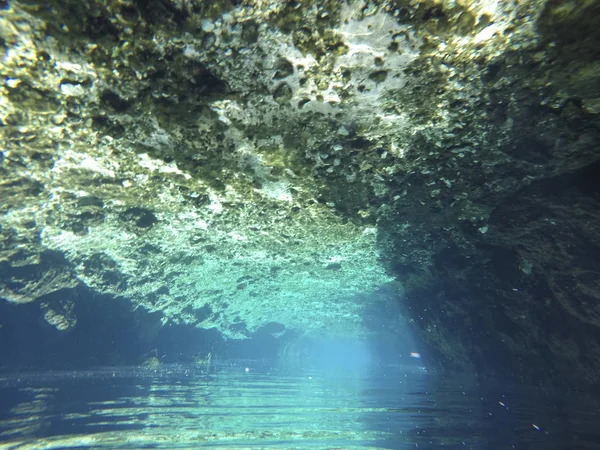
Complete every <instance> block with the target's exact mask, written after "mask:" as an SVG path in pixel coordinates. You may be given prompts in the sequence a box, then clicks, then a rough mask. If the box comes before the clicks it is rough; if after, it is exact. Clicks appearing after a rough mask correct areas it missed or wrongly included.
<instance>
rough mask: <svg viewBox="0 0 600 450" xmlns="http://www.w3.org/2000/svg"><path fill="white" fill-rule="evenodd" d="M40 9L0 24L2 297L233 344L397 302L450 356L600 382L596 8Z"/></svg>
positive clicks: (346, 325)
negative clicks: (77, 292) (150, 322)
mask: <svg viewBox="0 0 600 450" xmlns="http://www.w3.org/2000/svg"><path fill="white" fill-rule="evenodd" d="M51 3H52V6H50V4H49V3H48V2H18V1H15V2H12V3H10V4H9V5H8V7H7V8H5V9H4V10H2V11H1V14H2V16H1V20H2V22H1V23H0V30H1V33H2V34H1V36H0V37H1V40H0V43H1V44H2V45H3V47H4V49H5V56H4V59H3V63H2V65H1V66H0V73H1V75H2V77H3V80H4V84H3V86H2V87H1V88H0V121H1V123H2V127H1V128H0V133H2V140H3V142H5V143H6V144H5V147H4V148H3V149H2V154H1V155H2V156H1V161H0V162H1V165H0V170H1V175H2V182H1V183H0V196H1V198H2V201H1V203H0V207H1V208H2V212H3V213H4V214H3V216H2V217H1V218H0V226H1V239H2V247H0V264H1V265H0V270H2V274H3V276H2V277H0V295H1V296H2V297H3V298H5V299H6V300H9V301H13V302H33V301H36V300H37V299H40V298H41V297H43V296H45V295H48V294H49V293H52V292H56V291H59V290H61V289H64V288H72V287H73V286H75V285H76V284H78V283H83V284H85V285H87V286H88V287H89V288H91V289H93V290H94V291H96V292H98V293H102V294H109V295H112V296H115V297H122V298H126V299H130V300H131V301H132V303H133V305H134V307H135V308H142V309H144V310H147V311H149V312H158V313H160V314H161V315H162V318H163V319H162V320H163V323H168V322H169V323H185V324H192V325H194V326H197V327H199V328H205V329H210V328H216V329H218V330H219V331H220V332H221V333H223V335H225V336H227V337H231V338H244V337H247V336H250V335H251V334H252V333H254V332H255V331H257V330H259V329H261V328H262V327H265V326H266V325H268V324H269V323H278V324H281V325H282V326H283V327H284V329H285V330H290V331H294V332H296V331H299V330H302V331H304V332H306V333H308V334H312V335H333V336H335V335H348V334H351V335H359V336H366V335H370V334H373V333H377V332H378V330H377V329H376V328H377V327H376V326H374V325H373V324H372V323H369V321H367V320H365V319H364V313H365V311H367V310H369V309H370V308H371V307H372V306H373V304H377V305H378V307H381V308H384V309H385V308H386V306H385V305H386V304H387V305H388V306H391V305H392V303H393V302H395V301H397V302H400V303H401V305H403V306H404V309H405V313H406V314H407V315H408V316H409V317H410V318H412V319H413V320H414V321H415V322H416V323H417V325H418V326H419V328H420V330H421V331H422V335H423V336H424V337H425V338H426V340H427V341H428V342H430V343H431V344H432V345H433V346H435V347H436V348H437V349H439V351H440V355H443V356H445V357H446V358H447V360H448V361H450V363H451V364H454V365H457V366H463V367H464V366H465V365H474V366H481V367H484V366H485V367H487V368H488V369H489V368H490V364H491V363H490V354H494V355H496V356H495V358H493V360H494V361H496V364H495V366H494V367H493V368H494V369H497V370H499V371H515V372H517V373H519V374H526V375H534V376H539V377H542V376H545V375H544V372H548V370H550V371H553V373H556V374H557V375H560V377H563V378H564V379H567V380H569V381H570V382H572V383H575V382H579V381H582V382H585V383H596V382H598V380H600V366H599V365H598V364H599V363H598V362H597V361H600V359H598V358H597V357H594V356H593V355H596V356H598V355H599V354H600V339H599V337H598V326H599V325H600V322H599V320H597V319H598V317H599V313H598V304H600V302H599V296H600V293H599V292H598V286H597V282H596V281H595V280H596V279H600V278H598V275H599V274H598V271H599V270H600V269H599V267H600V265H598V264H597V257H596V256H595V255H596V253H598V252H596V250H597V247H598V245H600V242H599V239H600V236H598V233H597V232H596V231H595V228H594V226H593V224H594V223H596V222H597V219H598V205H599V202H600V200H599V198H598V193H599V190H598V183H597V181H595V180H596V179H598V176H599V175H600V174H599V173H598V167H597V161H598V159H599V158H600V153H599V151H598V146H597V145H596V143H597V142H598V138H599V136H598V134H599V129H598V125H599V122H598V112H599V108H598V104H599V102H598V99H599V98H600V89H599V88H598V86H600V83H598V75H597V74H598V73H600V72H598V70H596V69H597V67H596V65H597V62H596V61H597V58H596V57H595V56H597V55H596V52H597V50H596V49H597V48H600V47H598V46H597V45H596V44H598V42H597V41H598V35H597V33H595V32H594V31H593V30H596V29H598V27H597V26H596V25H597V23H596V21H597V19H596V18H597V17H598V16H599V15H598V14H595V13H596V12H597V7H596V5H595V3H594V2H583V4H582V5H579V6H573V5H571V4H570V3H568V2H567V3H564V4H562V3H560V2H558V3H557V2H552V1H542V0H529V1H522V2H519V3H518V4H512V3H498V2H477V1H469V0H461V1H456V2H454V1H452V2H450V1H440V0H426V1H421V2H413V1H408V0H407V1H395V2H391V1H389V2H388V1H373V2H362V1H354V2H349V3H346V2H338V1H327V2H321V3H319V2H296V3H294V2H292V3H290V2H279V1H271V2H267V3H265V2H259V3H256V2H212V3H210V4H207V3H206V2H195V1H175V0H161V1H158V0H156V1H150V2H136V1H129V0H125V1H111V2H100V1H94V0H88V1H83V2H82V1H77V2H75V1H66V2H64V1H63V2H51ZM567 69H568V70H567ZM598 254H600V253H598ZM23 255H25V256H23ZM43 255H54V256H53V257H54V258H55V259H56V260H57V261H60V263H57V264H52V265H48V264H44V263H43V261H44V256H43ZM23 260H31V261H40V262H36V263H34V264H33V265H31V264H30V265H26V264H25V265H20V264H21V263H20V262H19V261H23ZM25 266H27V267H32V268H35V272H32V271H27V276H25V275H23V273H24V271H20V270H19V269H18V268H19V267H25ZM32 273H35V276H32V275H31V274H32ZM5 274H6V275H5ZM27 277H29V279H28V278H27ZM393 280H397V281H399V282H400V284H392V285H390V283H391V282H392V281H393ZM400 285H402V286H403V287H402V288H400V287H397V286H400ZM389 286H394V287H393V289H395V290H396V296H397V298H396V299H395V300H394V299H392V298H391V296H389V295H387V294H386V295H385V296H384V297H385V301H383V302H382V301H381V296H380V295H379V294H378V293H380V292H382V291H381V290H382V289H387V291H386V292H389V290H390V287H389ZM369 294H373V295H369ZM386 302H387V303H386ZM48 311H49V310H48ZM41 314H46V315H47V314H48V312H47V311H45V310H44V307H43V306H42V310H41ZM57 314H59V313H57ZM65 317H66V316H65ZM69 317H70V316H69ZM52 320H54V319H52ZM69 320H71V322H69V321H67V322H68V323H74V322H73V321H74V320H76V319H75V318H72V319H69ZM61 323H62V322H61ZM400 323H403V318H401V317H398V324H400ZM536 367H539V368H540V369H541V370H539V371H537V370H536Z"/></svg>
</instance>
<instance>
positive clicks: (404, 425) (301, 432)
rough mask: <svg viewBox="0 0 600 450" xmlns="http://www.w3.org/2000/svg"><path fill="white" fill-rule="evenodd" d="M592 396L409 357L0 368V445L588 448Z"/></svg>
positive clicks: (593, 419) (595, 443) (594, 437)
mask: <svg viewBox="0 0 600 450" xmlns="http://www.w3.org/2000/svg"><path fill="white" fill-rule="evenodd" d="M599 417H600V414H599V409H598V402H596V401H595V399H594V398H593V397H592V396H585V395H583V394H573V393H566V392H562V391H559V392H557V391H549V390H546V389H544V388H542V387H539V386H514V385H513V386H507V385H501V384H499V383H494V384H483V383H481V382H477V381H475V380H473V379H469V377H465V375H460V376H458V375H453V376H449V375H448V374H443V375H442V374H440V373H431V372H428V371H427V370H426V369H425V368H423V367H419V366H394V367H390V366H386V367H376V368H369V369H365V370H356V369H353V370H343V369H340V370H322V369H321V370H318V369H300V370H277V369H274V368H272V367H270V366H269V365H267V364H264V363H258V362H252V361H236V362H230V363H227V364H221V365H220V366H219V367H213V368H212V369H211V373H209V374H206V373H203V371H202V370H201V369H200V368H198V367H193V366H181V365H177V366H175V365H161V366H159V367H155V368H139V367H132V368H118V369H102V370H96V371H78V372H36V373H21V374H12V375H4V376H1V377H0V449H42V448H43V449H58V448H61V449H62V448H78V449H83V448H98V449H100V448H106V449H116V448H164V449H193V448H202V447H208V448H343V449H351V448H389V449H414V448H421V449H435V448H444V449H482V448H490V449H496V448H497V449H504V448H506V449H513V448H514V449H545V450H548V449H557V450H558V449H561V450H562V449H592V448H594V449H597V448H600V429H599V428H598V427H597V424H598V423H600V421H599V420H598V419H599Z"/></svg>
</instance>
